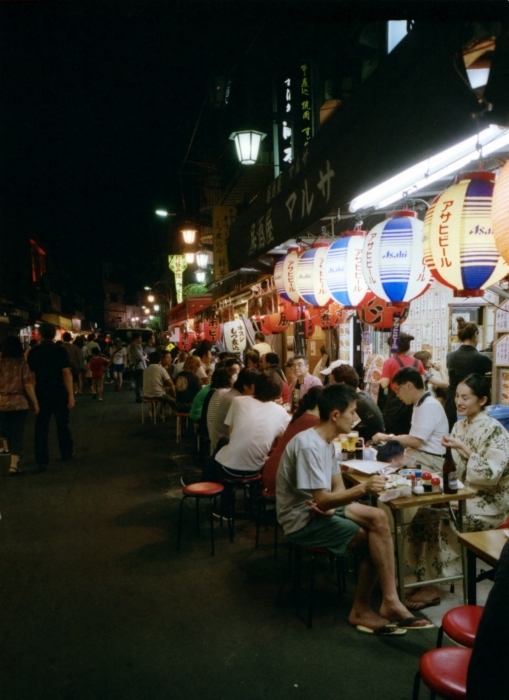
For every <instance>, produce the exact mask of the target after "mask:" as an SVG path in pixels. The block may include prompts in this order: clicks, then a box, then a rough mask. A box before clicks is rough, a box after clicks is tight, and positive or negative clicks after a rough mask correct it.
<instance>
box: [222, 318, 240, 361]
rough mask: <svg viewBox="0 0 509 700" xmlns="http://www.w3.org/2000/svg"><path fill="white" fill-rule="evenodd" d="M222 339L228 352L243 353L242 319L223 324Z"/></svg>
mask: <svg viewBox="0 0 509 700" xmlns="http://www.w3.org/2000/svg"><path fill="white" fill-rule="evenodd" d="M223 339H224V344H225V345H226V349H227V350H228V352H234V353H240V352H244V350H245V349H246V329H245V327H244V322H243V321H242V319H240V318H239V319H236V320H235V321H228V323H225V324H224V326H223Z"/></svg>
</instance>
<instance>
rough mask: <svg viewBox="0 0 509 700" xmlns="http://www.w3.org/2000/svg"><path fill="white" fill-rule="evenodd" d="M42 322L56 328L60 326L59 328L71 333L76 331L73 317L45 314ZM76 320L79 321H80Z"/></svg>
mask: <svg viewBox="0 0 509 700" xmlns="http://www.w3.org/2000/svg"><path fill="white" fill-rule="evenodd" d="M41 320H42V321H44V322H45V323H51V324H53V325H54V326H58V328H64V329H65V330H66V331H69V332H73V331H75V329H74V327H73V319H72V317H69V318H67V317H66V316H61V315H60V314H43V315H42V318H41ZM76 320H77V321H79V320H80V319H76ZM78 330H79V329H78Z"/></svg>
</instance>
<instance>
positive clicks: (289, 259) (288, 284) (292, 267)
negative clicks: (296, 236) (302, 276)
mask: <svg viewBox="0 0 509 700" xmlns="http://www.w3.org/2000/svg"><path fill="white" fill-rule="evenodd" d="M301 252H302V248H300V247H298V246H295V247H291V248H289V250H288V253H287V254H286V255H285V257H284V258H282V259H281V260H278V262H277V263H276V268H275V270H274V280H275V283H276V289H277V292H278V294H279V296H280V297H281V298H282V299H284V300H285V301H293V303H294V304H296V303H298V302H299V301H300V294H299V290H298V288H297V265H298V263H299V255H300V253H301Z"/></svg>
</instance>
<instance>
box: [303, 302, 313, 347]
mask: <svg viewBox="0 0 509 700" xmlns="http://www.w3.org/2000/svg"><path fill="white" fill-rule="evenodd" d="M303 323H304V338H306V340H309V338H311V337H312V336H313V333H314V332H315V324H314V321H313V319H312V318H311V314H310V313H309V311H308V310H307V309H306V310H305V311H304V313H303Z"/></svg>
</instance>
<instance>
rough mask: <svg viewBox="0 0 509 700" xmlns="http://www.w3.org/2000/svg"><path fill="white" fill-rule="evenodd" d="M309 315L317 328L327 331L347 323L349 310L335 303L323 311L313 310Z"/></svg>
mask: <svg viewBox="0 0 509 700" xmlns="http://www.w3.org/2000/svg"><path fill="white" fill-rule="evenodd" d="M309 314H310V318H311V320H312V321H313V323H314V325H315V326H319V327H320V328H322V329H323V330H327V329H328V328H335V327H336V326H339V324H340V323H345V321H346V320H347V318H348V309H345V307H344V306H341V304H338V303H337V302H334V303H332V304H329V306H324V307H323V308H321V309H318V308H314V309H311V310H310V312H309Z"/></svg>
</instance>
